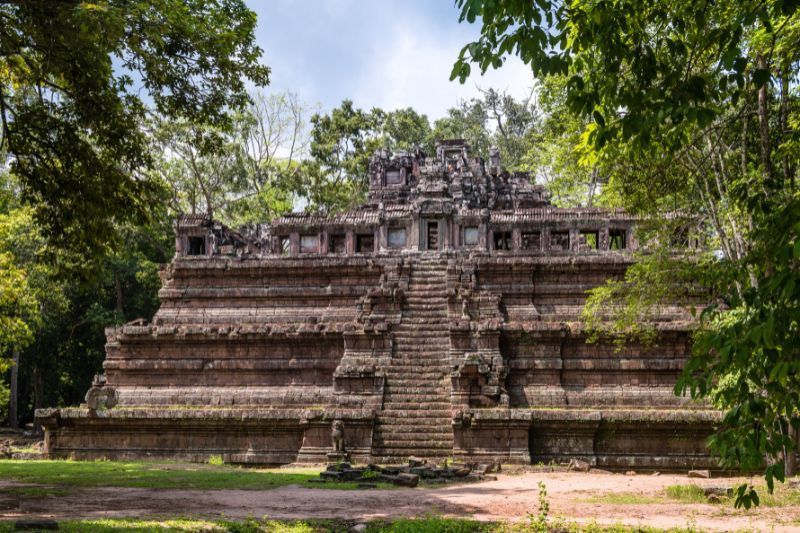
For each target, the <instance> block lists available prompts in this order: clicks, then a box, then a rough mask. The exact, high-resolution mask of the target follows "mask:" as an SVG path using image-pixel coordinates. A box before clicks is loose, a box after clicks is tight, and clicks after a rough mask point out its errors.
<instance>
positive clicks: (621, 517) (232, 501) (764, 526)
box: [0, 473, 800, 531]
mask: <svg viewBox="0 0 800 533" xmlns="http://www.w3.org/2000/svg"><path fill="white" fill-rule="evenodd" d="M539 481H542V482H544V483H545V484H546V487H547V495H548V501H549V502H550V515H551V516H554V517H556V516H562V517H565V518H567V519H569V520H574V521H579V522H597V523H600V524H614V523H623V524H627V525H633V526H635V525H647V526H653V527H661V528H668V527H683V526H693V527H696V528H698V529H703V530H716V531H733V530H752V531H800V521H798V520H800V506H793V507H773V508H761V509H758V510H756V511H749V512H745V511H736V510H734V509H733V508H732V507H730V506H729V505H723V504H718V505H711V504H680V503H675V502H673V501H671V500H669V499H668V498H666V497H664V498H661V499H660V501H663V502H664V503H645V504H622V505H618V504H609V503H592V500H593V499H594V500H597V498H601V497H603V496H608V495H609V494H612V493H626V494H630V493H634V494H639V495H642V496H647V495H650V496H653V497H658V496H660V495H663V489H664V488H665V487H666V486H668V485H686V484H690V483H695V484H697V485H700V486H703V487H708V486H730V485H732V484H733V483H734V482H735V481H736V480H732V479H709V480H707V479H701V480H696V479H689V478H687V477H686V476H677V475H661V476H650V475H640V476H623V475H619V474H591V473H590V474H579V473H526V474H519V475H500V476H498V479H497V481H486V482H482V483H477V484H470V485H458V486H445V487H442V488H437V489H429V488H418V489H396V490H363V491H345V490H330V489H308V488H301V487H298V486H288V487H283V488H279V489H274V490H269V491H250V490H213V491H212V490H206V491H195V490H192V491H181V490H148V489H130V488H110V487H109V488H96V489H72V490H70V492H69V493H68V494H67V495H63V496H50V497H43V498H29V497H20V498H16V497H12V496H8V495H4V496H3V497H2V499H0V519H5V520H8V519H15V518H19V517H23V516H24V517H29V518H30V517H49V518H55V519H67V518H71V519H75V518H99V517H105V518H108V517H132V516H135V517H140V518H141V517H168V516H173V517H174V516H196V517H204V518H220V517H222V516H224V517H226V518H247V517H257V518H261V517H265V516H267V517H270V518H274V519H293V518H336V519H343V520H365V521H366V520H371V519H379V518H392V517H416V516H422V515H424V514H426V513H436V514H443V515H448V516H460V517H473V518H475V519H478V520H492V521H494V520H520V519H525V516H526V514H527V513H536V512H537V501H538V487H537V483H538V482H539ZM13 486H19V485H18V484H14V483H10V482H1V483H0V489H2V488H9V487H13Z"/></svg>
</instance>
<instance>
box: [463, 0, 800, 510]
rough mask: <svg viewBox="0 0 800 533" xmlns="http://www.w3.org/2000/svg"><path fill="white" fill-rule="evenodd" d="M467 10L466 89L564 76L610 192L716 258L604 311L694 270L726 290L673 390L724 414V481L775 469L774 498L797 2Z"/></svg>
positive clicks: (785, 381) (792, 283) (791, 253)
mask: <svg viewBox="0 0 800 533" xmlns="http://www.w3.org/2000/svg"><path fill="white" fill-rule="evenodd" d="M457 4H458V5H459V6H460V7H461V10H462V11H461V20H467V21H469V22H472V21H474V20H477V18H478V17H480V19H481V36H480V37H479V39H478V40H477V41H475V42H473V43H470V44H468V45H467V46H465V47H464V48H463V49H462V51H461V54H460V56H459V59H458V61H457V62H456V64H455V66H454V69H453V72H452V77H453V78H460V79H462V81H463V79H465V78H466V77H467V76H468V75H469V73H470V63H476V64H477V65H478V66H479V67H480V68H481V70H483V71H485V70H486V69H488V68H489V67H499V66H501V65H502V63H503V59H504V57H505V56H506V55H508V54H517V55H519V56H520V57H521V58H522V59H523V61H525V62H526V63H528V64H530V65H531V68H532V70H533V72H534V74H536V75H537V76H552V75H559V76H565V77H566V78H567V80H568V81H567V85H566V89H565V102H566V105H567V106H568V108H569V110H570V111H571V112H572V113H573V114H574V115H575V116H576V117H579V118H581V119H582V120H587V122H588V123H587V126H586V128H585V129H584V133H583V136H582V139H581V142H580V145H581V146H582V149H585V150H592V151H593V152H594V155H593V157H594V158H595V163H596V164H597V166H598V169H599V170H600V172H601V175H605V176H608V180H609V182H608V186H607V189H608V191H607V192H608V194H613V195H616V197H617V199H618V200H619V201H620V202H621V203H623V204H624V205H626V206H628V207H629V208H631V209H633V210H635V211H637V212H639V213H642V214H648V215H651V216H653V218H656V219H658V218H662V219H663V217H662V216H661V215H663V214H664V212H665V211H666V210H667V209H669V208H670V207H672V209H673V210H675V209H676V208H677V209H678V210H685V212H686V214H687V215H688V216H687V217H686V218H684V220H690V221H692V222H693V224H694V229H693V231H694V232H695V235H697V236H700V237H701V238H705V239H706V242H707V244H708V248H709V250H710V251H712V252H715V253H709V254H708V256H707V257H705V258H701V259H700V260H699V261H697V260H693V261H689V262H683V263H681V262H675V261H672V266H671V267H670V268H656V266H655V263H650V264H649V265H648V263H647V262H644V263H642V264H641V266H637V267H635V268H633V269H631V270H630V271H629V276H628V278H627V280H626V282H627V287H628V289H632V290H626V289H625V288H624V285H626V284H617V285H614V284H611V285H609V286H608V287H601V288H600V289H599V290H598V291H597V292H595V294H594V296H593V297H592V298H596V299H595V300H594V303H595V304H596V303H598V302H602V301H605V302H606V303H609V302H610V303H620V304H622V307H623V308H625V309H630V308H631V306H633V307H637V306H638V309H639V310H641V311H646V309H647V307H648V304H649V303H652V302H647V301H646V298H645V299H644V300H645V301H644V302H643V301H642V299H641V298H628V297H629V296H630V295H631V294H632V291H633V292H636V291H637V290H638V291H639V293H640V294H644V292H643V291H641V288H642V287H641V286H639V287H638V288H637V287H636V286H635V285H636V282H637V280H639V281H642V280H645V281H646V282H648V283H651V284H652V283H653V280H654V279H661V280H665V279H666V280H669V277H668V276H669V274H670V273H671V271H672V270H673V269H678V270H681V269H683V268H684V267H685V268H689V269H691V270H692V271H693V275H694V276H696V277H695V279H698V280H700V281H702V282H705V283H706V284H707V285H708V286H709V287H710V288H712V289H714V290H715V295H716V296H717V297H718V298H719V304H720V305H714V306H711V307H709V308H708V309H706V310H704V311H703V312H702V314H701V316H700V321H699V324H698V330H697V332H696V335H695V343H694V347H695V350H694V354H693V357H692V358H691V359H690V361H689V362H688V364H687V365H686V368H685V370H684V374H683V377H682V378H681V380H680V382H679V383H678V386H677V388H676V392H677V393H679V394H682V393H686V392H689V393H690V394H691V395H692V396H693V397H697V398H704V399H706V400H708V401H712V402H713V403H714V405H716V406H717V407H719V408H721V409H722V410H724V419H723V422H722V423H721V424H720V426H719V427H718V428H717V432H716V434H715V437H714V438H713V439H712V440H711V442H710V444H711V447H712V449H713V450H714V451H715V452H716V453H717V454H718V455H719V456H720V458H721V460H722V464H723V465H724V466H726V467H736V466H741V467H742V468H745V469H748V468H757V467H760V466H761V465H762V461H763V460H764V457H767V458H769V460H770V463H769V464H768V466H767V467H766V470H765V477H766V479H767V484H768V487H769V489H770V490H771V489H772V486H773V480H774V479H776V478H777V479H781V480H782V479H783V476H784V474H787V473H788V474H791V473H792V472H793V468H794V466H793V463H794V461H793V459H794V456H795V453H796V452H797V449H798V440H797V430H798V426H800V413H798V408H797V405H798V402H797V400H798V391H800V351H799V349H798V348H799V347H798V345H797V343H796V341H795V339H796V335H795V334H794V330H795V329H796V325H797V323H798V322H800V312H799V311H798V308H797V305H796V302H797V301H798V300H799V299H800V292H799V289H798V288H799V287H800V279H798V278H800V274H799V273H798V269H797V260H798V255H800V244H797V243H798V239H799V238H800V236H798V231H797V230H798V226H797V224H798V222H797V221H798V210H797V202H798V198H797V189H796V184H795V173H796V168H797V164H798V150H797V142H798V129H797V125H798V122H800V121H799V120H798V114H797V110H798V96H797V93H796V88H793V84H796V79H797V73H798V70H797V67H798V62H799V61H800V48H798V46H797V43H798V42H800V22H798V15H797V3H796V2H793V1H777V2H755V1H733V0H726V1H722V2H713V3H712V2H700V3H697V2H686V1H679V2H661V1H656V2H649V3H644V4H643V3H639V2H633V1H629V0H612V1H608V2H589V1H579V2H570V3H561V2H554V1H550V0H537V1H536V2H535V3H524V2H523V3H497V2H491V1H489V0H459V1H458V2H457ZM679 218H680V217H679ZM676 229H678V228H675V227H671V228H669V230H670V232H673V235H668V234H665V233H667V232H663V231H662V232H659V231H653V232H652V240H651V246H655V245H661V246H668V245H669V244H670V243H671V242H672V243H674V242H676V241H677V242H680V241H681V240H683V239H685V237H686V234H685V233H684V234H683V235H675V234H674V231H675V230H676ZM795 250H797V253H795ZM716 255H719V256H721V259H716V257H715V256H716ZM659 256H660V257H664V254H659ZM647 268H651V269H652V270H651V272H650V274H648V275H645V274H646V273H644V272H642V271H641V269H647ZM667 286H669V284H667ZM620 299H622V300H620ZM592 303H593V300H592V299H591V298H590V304H592ZM589 307H592V306H591V305H590V306H589ZM594 307H595V308H599V307H598V306H596V305H595V306H594ZM629 316H630V317H633V316H637V315H629ZM614 324H620V322H613V321H612V322H611V327H612V333H614V331H613V329H614V326H613V325H614ZM623 326H624V324H623ZM623 329H624V327H623ZM616 333H621V334H626V333H627V332H626V331H616ZM752 503H758V496H757V494H756V492H755V491H754V490H753V488H752V487H749V486H747V485H743V486H741V487H739V489H738V490H737V505H745V506H750V505H751V504H752Z"/></svg>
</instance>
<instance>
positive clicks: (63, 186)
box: [0, 0, 269, 258]
mask: <svg viewBox="0 0 800 533" xmlns="http://www.w3.org/2000/svg"><path fill="white" fill-rule="evenodd" d="M255 24H256V20H255V15H254V13H253V12H252V11H250V10H249V9H247V7H246V6H245V4H244V2H243V1H241V0H211V1H206V0H202V1H201V0H190V1H177V0H150V1H141V2H134V3H131V2H127V1H122V0H106V1H102V2H93V3H88V2H55V3H54V2H11V3H8V2H6V3H3V4H2V5H0V123H1V125H2V127H1V128H0V154H2V155H4V156H5V157H4V160H3V161H0V164H2V165H5V164H6V162H9V163H10V169H11V172H12V174H13V175H14V176H16V177H17V178H18V179H19V185H20V188H21V193H22V198H23V199H24V201H25V202H26V203H27V204H29V205H31V206H32V207H33V208H34V217H35V219H36V220H37V222H38V224H39V226H40V228H41V230H42V232H43V234H44V236H45V237H46V238H47V240H48V241H49V242H51V243H52V244H53V245H55V246H56V247H58V248H61V249H64V250H69V251H71V252H72V253H75V254H79V255H81V256H84V257H90V258H98V257H102V256H103V254H104V253H105V251H106V246H107V245H108V243H114V242H119V241H118V235H117V234H116V232H115V228H116V225H117V224H126V223H133V224H143V223H145V222H147V221H148V220H150V218H151V207H152V206H153V205H154V204H156V203H157V201H158V198H159V195H160V191H159V189H160V187H159V183H158V182H156V181H154V180H151V179H147V176H146V174H145V173H144V171H145V170H147V169H148V168H150V166H151V165H152V159H151V158H150V156H149V152H148V148H147V141H146V138H145V135H144V133H143V132H142V130H141V128H140V124H141V121H142V118H143V116H144V113H145V106H144V100H143V98H144V97H145V95H146V96H147V97H149V98H150V99H151V101H152V102H153V104H154V106H155V108H156V109H157V110H158V112H159V113H160V114H162V115H164V116H167V117H171V118H177V117H184V118H186V119H187V120H191V121H195V122H199V123H205V122H212V123H218V124H226V123H227V118H226V113H227V112H228V110H229V109H240V108H242V107H244V105H245V104H246V103H247V102H248V97H247V93H246V92H245V84H246V83H247V81H248V80H249V81H251V82H253V83H255V84H256V85H264V84H266V83H267V81H268V73H269V69H268V68H267V67H265V66H262V65H259V64H258V58H259V56H260V54H261V50H260V49H259V48H258V47H257V46H256V45H255V43H254V30H255ZM134 79H136V80H137V81H136V82H134ZM140 95H141V96H140Z"/></svg>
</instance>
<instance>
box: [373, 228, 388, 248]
mask: <svg viewBox="0 0 800 533" xmlns="http://www.w3.org/2000/svg"><path fill="white" fill-rule="evenodd" d="M377 234H378V238H377V239H375V245H376V249H377V250H380V251H383V250H386V249H387V248H388V247H389V229H388V228H387V227H386V224H385V223H384V224H381V225H380V226H378V229H377ZM377 250H376V251H377Z"/></svg>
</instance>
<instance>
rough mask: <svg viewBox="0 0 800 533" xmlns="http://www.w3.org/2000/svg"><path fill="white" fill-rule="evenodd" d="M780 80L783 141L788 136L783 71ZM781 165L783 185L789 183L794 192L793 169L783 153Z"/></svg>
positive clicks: (787, 91) (787, 82) (787, 100)
mask: <svg viewBox="0 0 800 533" xmlns="http://www.w3.org/2000/svg"><path fill="white" fill-rule="evenodd" d="M780 82H781V107H780V133H781V142H785V141H786V139H788V138H789V135H790V133H791V132H790V131H789V80H788V78H787V76H786V73H785V72H781V73H780ZM781 165H782V166H783V181H784V183H783V185H784V187H785V186H787V185H789V187H790V189H789V190H790V191H792V192H794V169H792V166H791V164H790V163H789V156H788V155H786V154H785V153H784V154H783V158H782V161H781Z"/></svg>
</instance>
